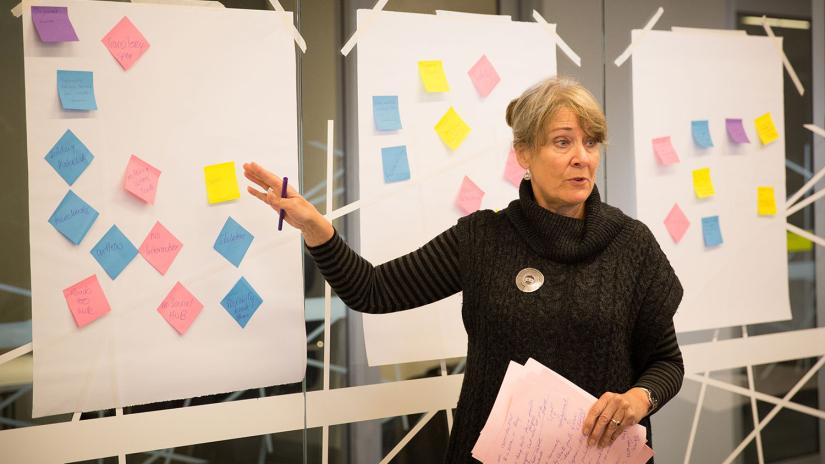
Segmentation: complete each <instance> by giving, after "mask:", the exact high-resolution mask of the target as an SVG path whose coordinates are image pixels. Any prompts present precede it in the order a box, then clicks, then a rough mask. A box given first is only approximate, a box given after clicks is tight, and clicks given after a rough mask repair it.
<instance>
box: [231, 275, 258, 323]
mask: <svg viewBox="0 0 825 464" xmlns="http://www.w3.org/2000/svg"><path fill="white" fill-rule="evenodd" d="M263 301H264V300H263V299H261V296H260V295H258V292H256V291H255V289H254V288H252V285H250V284H249V282H247V280H246V279H245V278H243V277H241V279H240V280H239V281H238V282H237V283H236V284H235V286H233V287H232V290H230V291H229V293H227V294H226V296H225V297H223V300H221V306H223V307H224V309H226V312H228V313H229V315H231V316H232V318H233V319H235V322H237V323H238V325H240V326H241V327H246V324H247V323H248V322H249V320H250V319H251V318H252V316H253V315H254V314H255V311H257V310H258V307H259V306H261V303H263Z"/></svg>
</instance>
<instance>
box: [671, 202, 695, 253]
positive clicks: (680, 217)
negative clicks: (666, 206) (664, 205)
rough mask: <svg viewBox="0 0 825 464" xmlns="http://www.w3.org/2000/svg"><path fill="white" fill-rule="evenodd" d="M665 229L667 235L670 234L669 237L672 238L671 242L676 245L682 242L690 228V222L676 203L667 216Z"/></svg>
mask: <svg viewBox="0 0 825 464" xmlns="http://www.w3.org/2000/svg"><path fill="white" fill-rule="evenodd" d="M665 227H666V228H667V231H668V233H670V237H671V238H673V241H674V242H676V243H679V242H680V241H681V240H682V237H684V236H685V232H687V230H688V227H690V221H689V220H688V218H687V216H685V213H683V212H682V208H680V207H679V204H678V203H675V204H674V205H673V208H671V209H670V212H669V213H668V214H667V217H666V218H665Z"/></svg>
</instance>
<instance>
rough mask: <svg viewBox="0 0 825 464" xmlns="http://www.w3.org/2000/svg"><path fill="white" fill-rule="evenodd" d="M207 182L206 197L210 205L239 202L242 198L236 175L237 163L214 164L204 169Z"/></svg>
mask: <svg viewBox="0 0 825 464" xmlns="http://www.w3.org/2000/svg"><path fill="white" fill-rule="evenodd" d="M203 177H204V181H205V182H206V196H207V198H208V200H209V204H210V205H213V204H215V203H223V202H224V201H230V200H237V199H238V198H240V197H241V192H240V191H239V190H238V177H237V176H236V175H235V162H234V161H229V162H227V163H220V164H213V165H211V166H205V167H204V168H203Z"/></svg>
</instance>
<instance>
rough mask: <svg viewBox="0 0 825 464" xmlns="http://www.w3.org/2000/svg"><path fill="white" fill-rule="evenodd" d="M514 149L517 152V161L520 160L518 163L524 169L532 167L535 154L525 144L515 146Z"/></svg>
mask: <svg viewBox="0 0 825 464" xmlns="http://www.w3.org/2000/svg"><path fill="white" fill-rule="evenodd" d="M513 150H514V151H515V152H516V161H518V165H519V166H521V167H522V168H524V169H530V160H532V159H533V154H532V152H530V150H528V149H527V148H526V147H524V146H523V145H520V146H517V147H513Z"/></svg>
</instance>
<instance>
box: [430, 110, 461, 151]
mask: <svg viewBox="0 0 825 464" xmlns="http://www.w3.org/2000/svg"><path fill="white" fill-rule="evenodd" d="M435 131H436V133H438V136H439V137H441V140H442V141H443V142H444V144H445V145H447V146H448V147H450V150H456V149H457V148H458V147H460V146H461V144H462V143H463V142H464V139H466V138H467V136H468V135H470V126H468V125H467V123H465V122H464V120H463V119H461V116H459V115H458V113H456V111H455V109H453V107H452V106H451V107H450V109H448V110H447V112H446V113H444V116H442V117H441V120H439V121H438V124H436V125H435Z"/></svg>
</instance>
